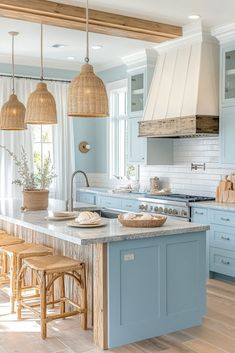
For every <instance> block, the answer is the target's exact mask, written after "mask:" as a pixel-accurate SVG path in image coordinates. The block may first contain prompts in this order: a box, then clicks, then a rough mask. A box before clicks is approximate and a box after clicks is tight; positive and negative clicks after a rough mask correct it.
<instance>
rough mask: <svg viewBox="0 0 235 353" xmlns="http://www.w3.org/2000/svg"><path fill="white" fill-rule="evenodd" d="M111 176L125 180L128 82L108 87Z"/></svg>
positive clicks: (119, 82)
mask: <svg viewBox="0 0 235 353" xmlns="http://www.w3.org/2000/svg"><path fill="white" fill-rule="evenodd" d="M108 93H109V108H110V118H109V124H108V127H109V134H108V136H109V176H110V178H113V177H114V176H118V177H120V178H123V177H124V176H125V175H126V169H127V80H121V81H117V82H113V83H110V84H109V85H108Z"/></svg>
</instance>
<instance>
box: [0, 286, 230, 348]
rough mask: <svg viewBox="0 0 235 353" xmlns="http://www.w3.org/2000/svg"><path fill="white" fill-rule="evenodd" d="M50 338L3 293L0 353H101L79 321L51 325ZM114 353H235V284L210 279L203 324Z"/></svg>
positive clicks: (1, 301) (71, 320) (0, 319)
mask: <svg viewBox="0 0 235 353" xmlns="http://www.w3.org/2000/svg"><path fill="white" fill-rule="evenodd" d="M48 327H49V330H48V334H49V338H48V339H47V340H46V341H43V340H41V339H40V334H39V323H38V321H36V320H34V319H33V318H32V319H30V320H21V321H17V320H16V317H15V315H10V314H9V303H8V297H7V296H6V295H5V294H4V293H3V292H2V291H0V353H101V352H103V351H102V350H101V349H99V348H97V347H95V346H94V344H93V343H92V332H91V331H82V330H81V329H80V328H79V324H78V318H76V317H75V318H70V319H66V320H58V321H54V322H53V323H51V324H49V325H48ZM106 352H112V353H155V352H158V353H160V352H162V353H226V352H227V353H235V284H234V285H232V284H228V283H224V282H220V281H216V280H210V281H209V284H208V312H207V315H206V317H205V318H204V321H203V325H202V326H199V327H195V328H191V329H188V330H184V331H179V332H176V333H173V334H170V335H166V336H161V337H157V338H153V339H149V340H145V341H142V342H139V343H136V344H131V345H128V346H124V347H121V348H118V349H113V350H109V351H106Z"/></svg>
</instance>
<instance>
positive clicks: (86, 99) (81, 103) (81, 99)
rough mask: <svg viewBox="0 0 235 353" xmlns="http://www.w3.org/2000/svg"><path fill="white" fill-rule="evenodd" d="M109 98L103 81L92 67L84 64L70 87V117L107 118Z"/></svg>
mask: <svg viewBox="0 0 235 353" xmlns="http://www.w3.org/2000/svg"><path fill="white" fill-rule="evenodd" d="M108 115H109V109H108V97H107V93H106V89H105V86H104V84H103V82H102V80H101V79H100V78H99V77H98V76H96V75H95V73H94V70H93V67H92V65H90V64H84V65H83V66H82V68H81V72H80V74H79V75H78V76H76V77H75V78H74V79H73V80H72V81H71V83H70V85H69V95H68V116H71V117H107V116H108Z"/></svg>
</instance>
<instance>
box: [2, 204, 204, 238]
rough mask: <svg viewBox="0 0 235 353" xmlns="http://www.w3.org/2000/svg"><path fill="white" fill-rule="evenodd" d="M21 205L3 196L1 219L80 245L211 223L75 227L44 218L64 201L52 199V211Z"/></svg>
mask: <svg viewBox="0 0 235 353" xmlns="http://www.w3.org/2000/svg"><path fill="white" fill-rule="evenodd" d="M20 206H21V201H20V200H0V222H1V220H4V221H7V222H9V223H14V224H17V225H20V226H22V227H25V228H29V229H32V230H35V231H37V232H40V233H44V234H48V235H51V236H53V237H56V238H59V239H63V240H67V241H69V242H71V243H74V244H81V245H87V244H95V243H108V242H113V241H119V240H126V239H139V238H150V237H157V236H168V235H174V234H186V233H194V232H203V231H206V230H208V229H209V226H204V225H199V224H193V223H188V222H183V221H172V220H167V221H166V223H165V224H164V225H163V226H162V227H159V228H127V227H123V226H122V225H121V224H120V223H119V222H118V220H117V219H111V220H110V219H104V221H105V222H106V225H105V226H104V227H100V228H72V227H69V226H68V225H67V224H68V222H69V221H47V220H46V219H45V217H46V216H47V215H48V212H49V211H50V210H57V211H59V210H64V209H65V202H64V201H60V200H50V205H49V209H48V210H49V211H28V212H21V210H20ZM76 207H78V208H81V209H86V208H87V209H92V206H90V205H87V204H83V203H77V204H76ZM93 208H94V206H93Z"/></svg>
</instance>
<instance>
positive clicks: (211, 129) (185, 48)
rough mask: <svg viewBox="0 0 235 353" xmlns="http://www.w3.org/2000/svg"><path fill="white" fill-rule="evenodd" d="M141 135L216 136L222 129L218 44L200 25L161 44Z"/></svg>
mask: <svg viewBox="0 0 235 353" xmlns="http://www.w3.org/2000/svg"><path fill="white" fill-rule="evenodd" d="M157 51H158V59H157V64H156V68H155V72H154V77H153V80H152V84H151V87H150V91H149V95H148V99H147V102H146V108H145V112H144V118H143V121H141V122H140V123H139V135H140V136H145V137H189V136H190V137H192V136H193V137H196V136H215V135H217V134H218V132H219V117H218V115H219V44H218V42H217V40H216V39H215V38H213V37H211V36H210V35H209V34H208V33H206V32H203V31H202V30H201V29H200V31H199V32H197V33H193V34H190V35H188V36H187V37H185V38H184V37H183V38H182V39H179V40H175V41H173V42H171V43H168V44H165V45H161V46H160V47H159V48H157Z"/></svg>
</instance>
